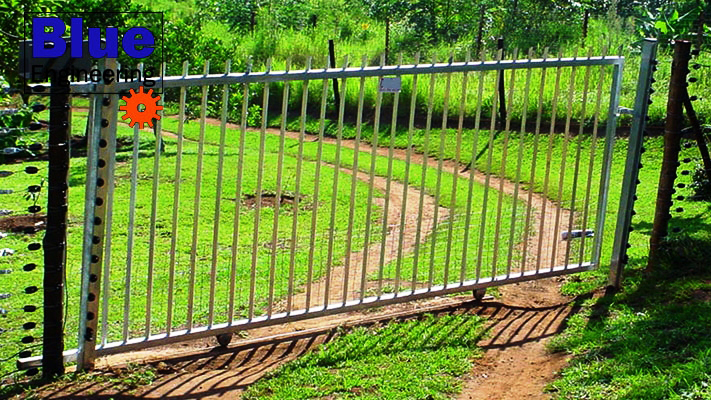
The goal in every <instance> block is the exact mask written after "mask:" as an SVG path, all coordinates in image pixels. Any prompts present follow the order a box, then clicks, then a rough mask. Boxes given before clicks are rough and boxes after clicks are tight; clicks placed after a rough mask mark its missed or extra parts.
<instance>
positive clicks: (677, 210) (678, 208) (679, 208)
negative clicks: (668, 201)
mask: <svg viewBox="0 0 711 400" xmlns="http://www.w3.org/2000/svg"><path fill="white" fill-rule="evenodd" d="M675 211H676V212H678V213H680V212H684V209H683V208H681V207H677V209H676V210H675Z"/></svg>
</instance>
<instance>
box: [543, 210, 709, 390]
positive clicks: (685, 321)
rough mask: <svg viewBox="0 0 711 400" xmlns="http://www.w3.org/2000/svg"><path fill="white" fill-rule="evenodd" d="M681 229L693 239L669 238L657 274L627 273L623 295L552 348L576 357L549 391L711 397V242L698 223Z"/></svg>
mask: <svg viewBox="0 0 711 400" xmlns="http://www.w3.org/2000/svg"><path fill="white" fill-rule="evenodd" d="M676 220H677V222H678V223H679V222H680V221H679V220H680V219H676ZM682 223H684V224H685V226H686V227H687V232H691V233H692V234H696V235H694V236H689V235H688V234H685V235H677V236H676V237H674V236H672V237H671V238H670V239H668V240H667V241H666V242H665V244H664V248H663V252H662V259H661V260H660V261H661V262H660V264H659V265H660V267H659V268H658V269H657V270H655V271H652V272H647V271H645V270H644V269H643V268H640V267H638V268H630V269H628V270H627V271H626V272H625V282H624V287H623V289H622V291H621V292H619V293H616V294H608V295H607V296H604V297H601V298H599V299H597V301H595V303H594V304H593V305H592V306H590V308H589V309H588V310H587V311H586V312H584V313H581V314H580V315H579V316H577V317H576V318H587V320H586V321H583V320H576V321H575V322H574V323H573V324H571V326H572V328H571V329H569V330H568V331H566V332H565V334H564V335H562V336H561V337H559V338H557V339H556V340H555V341H554V344H553V347H554V349H557V350H565V351H568V352H572V353H575V354H577V355H576V356H575V357H574V358H573V359H572V361H571V363H570V366H569V368H568V369H567V370H566V371H564V373H563V378H561V379H560V380H558V381H556V382H555V383H553V384H552V385H551V389H552V390H553V391H557V392H558V393H559V395H560V396H561V397H563V398H582V397H586V398H598V397H604V394H605V393H608V394H609V393H610V391H614V392H615V393H616V395H618V396H620V398H628V397H633V398H643V399H662V398H669V397H670V396H681V398H710V397H711V389H710V388H709V383H711V382H709V381H710V380H711V379H710V378H711V377H710V376H709V375H708V371H711V337H710V336H709V335H708V329H709V327H710V326H711V264H710V263H709V260H711V235H709V234H708V232H709V227H708V225H707V224H705V223H703V221H701V220H696V221H691V218H690V220H688V221H684V222H682ZM704 226H706V228H704ZM704 229H706V230H705V231H704ZM704 232H706V233H704ZM645 264H646V260H641V259H639V260H632V265H642V266H644V265H645Z"/></svg>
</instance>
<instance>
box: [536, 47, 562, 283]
mask: <svg viewBox="0 0 711 400" xmlns="http://www.w3.org/2000/svg"><path fill="white" fill-rule="evenodd" d="M561 56H562V50H561V51H560V52H559V53H558V59H560V58H561ZM560 73H561V67H557V68H556V75H555V91H554V94H553V100H552V102H553V107H552V110H551V126H550V131H549V132H548V152H547V153H546V175H545V178H544V179H543V195H544V196H548V183H549V178H550V173H551V155H552V153H553V143H554V139H555V117H556V113H557V111H558V96H559V94H560ZM547 203H548V202H544V203H543V206H542V207H541V223H540V225H539V229H538V253H537V254H538V258H537V259H536V273H538V272H539V271H540V270H541V258H542V255H543V237H544V235H543V232H544V230H545V226H546V225H545V223H546V204H547ZM556 239H557V238H555V237H554V238H553V240H556Z"/></svg>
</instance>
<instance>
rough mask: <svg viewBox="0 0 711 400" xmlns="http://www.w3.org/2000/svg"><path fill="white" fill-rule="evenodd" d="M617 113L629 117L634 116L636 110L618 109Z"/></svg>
mask: <svg viewBox="0 0 711 400" xmlns="http://www.w3.org/2000/svg"><path fill="white" fill-rule="evenodd" d="M617 113H618V114H629V115H633V114H634V110H633V109H631V108H627V107H617Z"/></svg>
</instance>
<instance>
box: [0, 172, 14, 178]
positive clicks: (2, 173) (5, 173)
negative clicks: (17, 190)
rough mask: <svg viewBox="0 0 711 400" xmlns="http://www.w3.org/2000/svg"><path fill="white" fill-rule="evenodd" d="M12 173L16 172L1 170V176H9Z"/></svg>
mask: <svg viewBox="0 0 711 400" xmlns="http://www.w3.org/2000/svg"><path fill="white" fill-rule="evenodd" d="M12 174H14V172H12V171H0V178H7V177H8V176H10V175H12Z"/></svg>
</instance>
